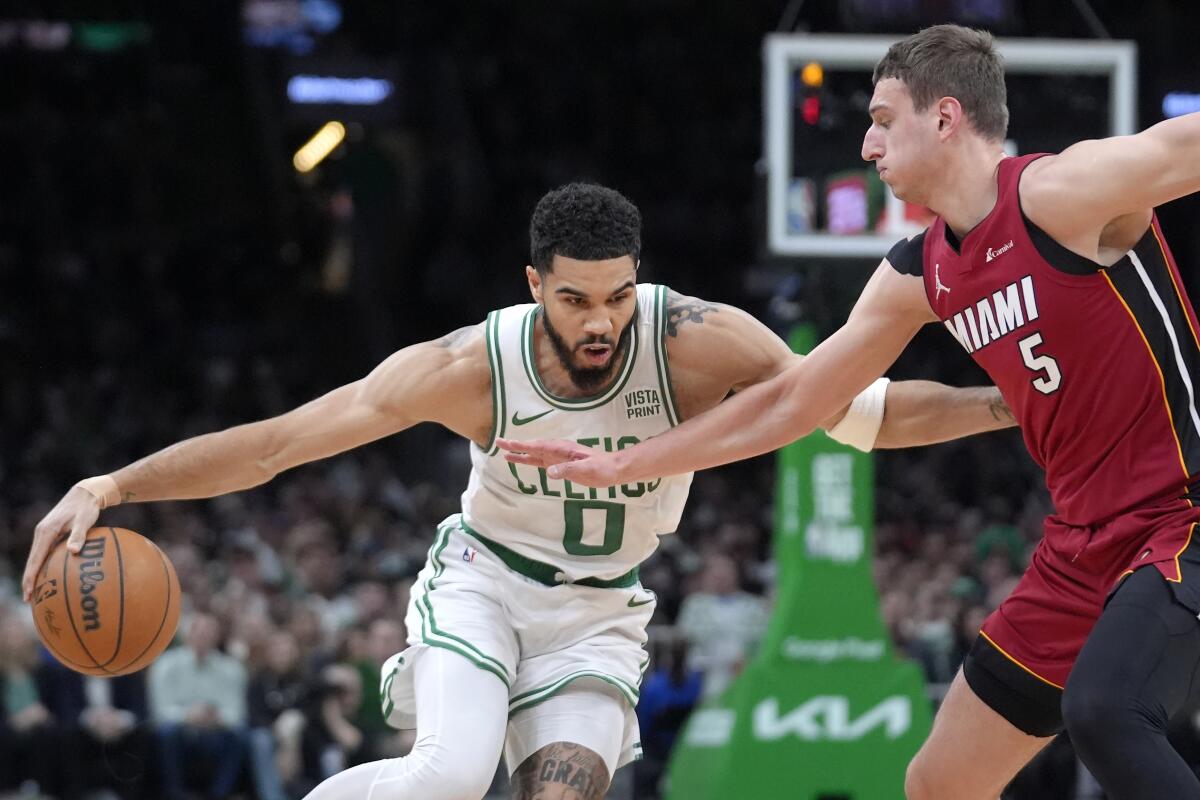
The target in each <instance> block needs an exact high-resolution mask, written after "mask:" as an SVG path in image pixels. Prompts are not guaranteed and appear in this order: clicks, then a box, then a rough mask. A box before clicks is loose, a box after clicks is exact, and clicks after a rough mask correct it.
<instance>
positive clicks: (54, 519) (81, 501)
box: [21, 486, 100, 603]
mask: <svg viewBox="0 0 1200 800" xmlns="http://www.w3.org/2000/svg"><path fill="white" fill-rule="evenodd" d="M99 516H100V501H99V500H97V499H96V496H95V495H93V494H92V493H91V492H89V491H87V490H86V489H80V488H79V487H78V486H72V487H71V490H70V491H69V492H67V493H66V494H65V495H63V497H62V499H61V500H59V501H58V505H56V506H55V507H54V508H52V509H50V513H49V514H47V515H46V516H44V517H42V521H41V522H39V523H38V524H37V527H36V528H34V529H33V545H32V547H31V548H30V550H29V560H28V561H26V562H25V575H24V577H22V578H21V592H22V594H23V595H24V596H25V602H26V603H28V602H30V601H31V600H32V599H33V586H34V582H35V581H36V580H37V574H38V571H39V570H41V568H42V562H44V561H45V560H46V556H48V555H50V551H51V549H53V547H54V544H55V542H57V541H58V539H59V536H60V535H61V534H62V533H64V532H67V533H69V534H70V536H69V538H68V539H67V549H68V550H69V551H71V552H72V553H78V552H79V550H80V548H82V547H83V541H84V538H85V537H86V536H87V532H88V531H89V530H90V529H91V527H92V526H93V525H94V524H95V523H96V518H97V517H99Z"/></svg>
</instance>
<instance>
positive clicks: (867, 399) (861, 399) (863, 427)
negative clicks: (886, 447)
mask: <svg viewBox="0 0 1200 800" xmlns="http://www.w3.org/2000/svg"><path fill="white" fill-rule="evenodd" d="M889 383H891V381H890V380H888V379H887V378H880V379H879V380H877V381H875V382H874V383H872V384H871V385H870V386H868V387H867V388H866V389H863V391H862V394H860V395H859V396H858V397H856V398H854V400H852V401H851V403H850V410H849V411H847V412H846V416H844V417H842V420H841V422H839V423H838V424H837V425H834V426H833V427H832V428H830V429H829V431H828V433H829V437H830V438H831V439H833V440H834V441H838V442H841V443H842V444H848V445H850V446H851V447H853V448H854V449H856V450H862V451H863V452H864V453H866V452H870V451H871V449H872V448H874V447H875V438H876V437H877V436H879V426H880V425H882V424H883V407H884V397H885V395H886V394H887V386H888V384H889Z"/></svg>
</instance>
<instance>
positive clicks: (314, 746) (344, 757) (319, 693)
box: [303, 664, 367, 782]
mask: <svg viewBox="0 0 1200 800" xmlns="http://www.w3.org/2000/svg"><path fill="white" fill-rule="evenodd" d="M310 698H311V699H310V703H309V705H308V707H307V708H306V710H305V715H304V716H305V720H306V724H305V727H304V736H303V749H304V765H305V772H306V773H307V775H308V777H309V778H311V779H312V780H313V781H314V782H320V781H322V780H324V779H325V778H328V777H329V776H330V775H334V774H336V773H338V772H341V771H342V770H344V769H346V768H347V767H352V766H354V765H355V764H358V763H361V762H363V761H365V760H367V759H366V758H365V757H364V755H365V754H364V744H366V738H365V736H364V735H363V731H362V730H361V729H360V728H358V727H357V726H356V725H355V724H354V714H355V712H356V711H357V710H358V707H359V705H360V704H361V703H362V698H363V685H362V678H361V677H360V676H359V673H358V670H356V669H355V668H354V667H352V666H349V665H346V664H330V665H329V666H328V667H326V668H325V669H324V670H323V671H322V673H321V677H320V680H319V681H318V683H317V688H316V691H315V692H313V693H312V694H311V695H310Z"/></svg>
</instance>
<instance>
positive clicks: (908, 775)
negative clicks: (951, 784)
mask: <svg viewBox="0 0 1200 800" xmlns="http://www.w3.org/2000/svg"><path fill="white" fill-rule="evenodd" d="M934 777H935V776H933V775H932V774H931V773H930V770H929V767H928V766H927V762H926V761H925V759H923V758H921V754H920V753H917V755H916V756H915V757H914V758H913V760H912V761H910V762H908V769H906V770H905V771H904V796H905V798H907V800H935V799H936V798H937V786H936V784H935V783H934Z"/></svg>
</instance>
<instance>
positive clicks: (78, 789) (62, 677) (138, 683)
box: [38, 661, 153, 800]
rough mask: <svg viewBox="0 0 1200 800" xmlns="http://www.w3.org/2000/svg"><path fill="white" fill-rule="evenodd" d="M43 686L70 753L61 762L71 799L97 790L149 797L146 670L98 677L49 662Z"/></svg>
mask: <svg viewBox="0 0 1200 800" xmlns="http://www.w3.org/2000/svg"><path fill="white" fill-rule="evenodd" d="M38 683H39V686H41V694H42V696H43V697H44V698H45V699H46V703H47V704H48V705H49V707H50V708H51V710H52V711H53V713H54V716H55V718H56V719H58V720H60V722H61V724H62V726H63V729H64V734H65V737H64V740H65V743H66V746H67V748H68V749H69V751H70V753H71V758H70V759H63V760H61V761H60V762H59V769H60V770H61V772H62V776H63V780H64V782H65V784H66V787H65V795H66V797H67V798H68V800H72V799H73V798H81V797H94V796H95V795H94V794H93V793H94V792H95V790H97V789H107V790H110V791H112V792H114V793H116V794H117V796H119V797H120V798H121V800H142V798H148V797H149V785H148V784H149V777H150V771H151V767H152V763H151V759H152V754H153V741H152V739H151V736H150V732H149V730H148V729H147V727H146V726H145V724H144V723H145V722H146V718H147V717H146V715H147V707H146V673H145V671H141V672H135V673H134V674H132V675H120V676H117V677H115V678H108V677H94V676H89V675H82V674H80V673H78V672H75V671H74V670H71V669H68V668H67V667H65V666H63V665H62V664H59V663H58V662H57V661H54V662H50V661H48V662H46V663H45V665H44V666H43V667H42V669H40V670H39V681H38Z"/></svg>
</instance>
